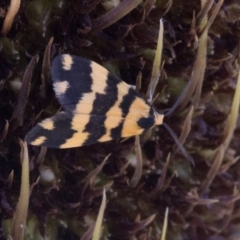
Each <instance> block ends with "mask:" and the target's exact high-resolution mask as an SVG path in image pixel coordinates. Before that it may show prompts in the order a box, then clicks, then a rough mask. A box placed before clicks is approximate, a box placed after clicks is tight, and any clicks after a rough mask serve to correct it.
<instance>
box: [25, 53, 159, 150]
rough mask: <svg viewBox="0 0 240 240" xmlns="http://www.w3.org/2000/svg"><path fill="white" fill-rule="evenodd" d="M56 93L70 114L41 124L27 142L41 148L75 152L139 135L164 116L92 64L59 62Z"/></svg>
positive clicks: (73, 60) (74, 58) (66, 57)
mask: <svg viewBox="0 0 240 240" xmlns="http://www.w3.org/2000/svg"><path fill="white" fill-rule="evenodd" d="M51 75H52V81H53V88H54V91H55V94H56V97H57V98H58V100H59V102H60V104H61V105H62V106H63V107H64V109H65V111H64V112H60V113H57V114H56V115H54V116H53V117H51V118H47V119H45V120H44V121H42V122H41V123H39V124H37V125H36V126H35V127H34V128H33V129H32V130H31V131H30V132H28V134H27V135H26V137H25V140H26V141H27V142H28V143H29V144H31V145H36V146H46V147H49V148H73V147H79V146H83V145H90V144H93V143H96V142H105V141H109V140H112V139H116V138H122V137H123V138H125V137H130V136H134V135H139V134H141V133H142V132H143V131H145V130H148V129H150V128H152V127H153V126H155V125H160V124H162V122H163V115H162V114H160V113H158V112H157V111H156V110H155V109H153V108H152V107H151V106H150V105H149V103H148V102H147V101H146V100H145V99H143V98H142V96H141V95H140V94H139V93H137V92H136V91H135V90H134V89H133V88H132V87H130V86H129V85H128V84H126V83H125V82H123V81H122V80H120V79H119V78H117V77H115V76H113V75H112V74H111V73H109V72H108V71H107V70H106V69H105V68H103V67H102V66H101V65H99V64H97V63H96V62H93V61H91V60H88V59H85V58H82V57H77V56H73V55H69V54H63V55H59V56H57V57H56V58H55V59H54V60H53V63H52V69H51Z"/></svg>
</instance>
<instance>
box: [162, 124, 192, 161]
mask: <svg viewBox="0 0 240 240" xmlns="http://www.w3.org/2000/svg"><path fill="white" fill-rule="evenodd" d="M163 126H164V127H165V128H166V129H167V131H168V132H169V133H170V135H171V137H172V138H173V140H174V141H175V143H176V144H177V146H178V148H179V149H180V150H181V152H182V154H183V156H184V157H185V158H186V159H187V160H188V161H189V162H190V163H191V164H192V165H195V164H194V161H193V158H192V156H190V155H189V154H188V153H187V151H186V149H185V147H184V146H183V145H182V144H181V143H180V141H179V140H178V137H177V135H176V133H175V132H174V131H173V130H172V129H171V128H170V127H169V126H168V125H167V124H166V123H163Z"/></svg>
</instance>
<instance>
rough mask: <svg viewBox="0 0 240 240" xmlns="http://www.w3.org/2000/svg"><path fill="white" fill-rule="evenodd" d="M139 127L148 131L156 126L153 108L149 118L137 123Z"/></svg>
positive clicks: (141, 119)
mask: <svg viewBox="0 0 240 240" xmlns="http://www.w3.org/2000/svg"><path fill="white" fill-rule="evenodd" d="M137 124H138V126H139V127H141V128H143V129H145V130H147V129H149V128H151V127H153V126H154V124H155V116H154V111H153V109H152V108H151V109H150V111H149V116H148V117H147V118H140V119H139V120H138V122H137Z"/></svg>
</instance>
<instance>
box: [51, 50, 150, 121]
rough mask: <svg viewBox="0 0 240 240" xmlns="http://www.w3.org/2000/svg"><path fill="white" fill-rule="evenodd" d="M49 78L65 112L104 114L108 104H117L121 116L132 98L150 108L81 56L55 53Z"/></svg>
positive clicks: (124, 85)
mask: <svg viewBox="0 0 240 240" xmlns="http://www.w3.org/2000/svg"><path fill="white" fill-rule="evenodd" d="M52 81H53V87H54V91H55V93H56V96H57V98H58V100H59V102H60V103H61V105H63V107H64V108H65V110H66V111H69V112H74V113H83V114H96V115H104V114H106V113H107V112H108V110H109V109H110V108H111V107H112V106H117V107H120V108H121V109H122V110H123V117H124V111H125V112H126V111H127V110H128V108H129V107H130V105H131V103H132V102H133V101H134V100H135V98H139V100H140V101H141V102H143V103H144V105H145V107H146V108H147V109H149V108H150V106H149V105H148V103H147V102H146V101H145V100H143V99H142V98H141V96H140V95H139V94H138V93H137V92H136V91H134V90H133V89H132V88H131V87H130V86H129V85H128V84H126V83H125V82H123V81H122V80H120V79H119V78H117V77H115V76H113V75H112V74H111V73H109V72H108V71H107V69H105V68H103V67H102V66H101V65H99V64H97V63H95V62H93V61H91V60H88V59H85V58H81V57H77V56H73V55H69V54H63V55H59V56H57V57H56V58H55V59H54V61H53V63H52ZM120 105H121V106H120ZM116 110H117V108H116ZM139 110H142V109H139ZM117 112H118V110H117ZM112 113H113V109H112ZM116 114H118V113H116ZM125 115H126V114H125Z"/></svg>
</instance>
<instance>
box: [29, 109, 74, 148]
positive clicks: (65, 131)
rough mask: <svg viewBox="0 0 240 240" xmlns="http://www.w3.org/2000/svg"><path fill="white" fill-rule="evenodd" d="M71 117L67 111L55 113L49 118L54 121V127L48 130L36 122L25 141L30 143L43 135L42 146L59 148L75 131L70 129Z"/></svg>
mask: <svg viewBox="0 0 240 240" xmlns="http://www.w3.org/2000/svg"><path fill="white" fill-rule="evenodd" d="M72 118H73V116H72V114H70V113H68V112H61V113H57V114H56V115H54V116H53V117H52V118H51V119H52V121H53V123H54V129H51V130H48V129H45V128H43V127H42V126H41V125H40V124H38V125H36V126H35V127H34V128H32V129H31V131H30V132H28V134H27V135H26V137H25V141H26V142H28V143H31V142H33V141H35V140H36V139H38V138H39V137H45V138H46V140H45V141H44V142H43V143H42V144H41V145H42V146H46V147H50V148H59V147H60V146H61V145H62V144H64V143H65V142H66V140H67V139H69V138H71V137H72V136H73V134H74V133H75V132H76V131H75V130H73V129H72V125H71V122H72Z"/></svg>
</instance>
